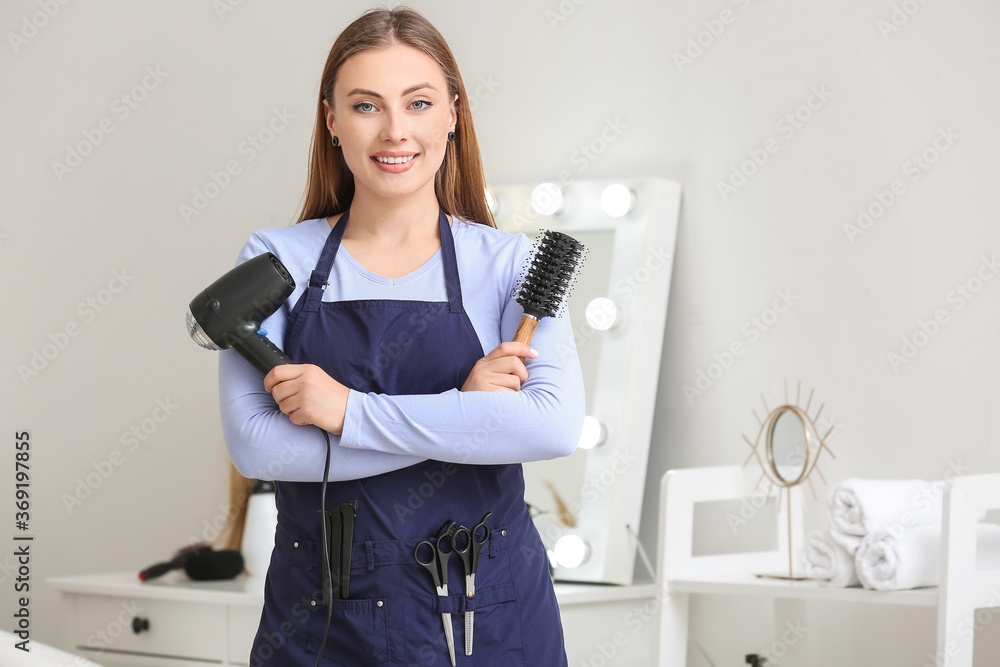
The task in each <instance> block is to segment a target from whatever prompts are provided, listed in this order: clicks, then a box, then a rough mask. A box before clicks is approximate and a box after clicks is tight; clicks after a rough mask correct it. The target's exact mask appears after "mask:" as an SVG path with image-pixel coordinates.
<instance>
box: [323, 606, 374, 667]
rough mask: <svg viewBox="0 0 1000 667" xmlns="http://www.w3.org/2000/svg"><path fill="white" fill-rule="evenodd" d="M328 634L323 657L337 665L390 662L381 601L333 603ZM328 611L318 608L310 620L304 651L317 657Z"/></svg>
mask: <svg viewBox="0 0 1000 667" xmlns="http://www.w3.org/2000/svg"><path fill="white" fill-rule="evenodd" d="M332 602H333V612H332V617H331V620H330V633H329V635H328V636H327V639H326V646H325V647H324V648H323V657H324V658H329V659H330V660H332V661H333V663H334V664H336V665H342V666H343V667H355V666H356V665H376V664H381V663H384V662H388V660H389V625H388V621H387V620H386V605H387V604H388V603H387V602H386V601H384V600H333V601H332ZM326 615H327V609H326V608H321V609H318V610H317V611H316V613H315V614H313V615H312V618H310V619H309V635H308V639H307V640H306V650H308V651H309V652H310V653H312V654H313V655H316V654H317V653H319V646H320V644H321V643H322V642H323V631H324V630H325V629H326Z"/></svg>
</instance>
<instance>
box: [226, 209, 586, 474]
mask: <svg viewBox="0 0 1000 667" xmlns="http://www.w3.org/2000/svg"><path fill="white" fill-rule="evenodd" d="M329 233H330V226H329V224H328V223H327V221H326V218H318V219H315V220H306V221H303V222H301V223H299V224H297V225H292V226H289V227H283V228H276V229H264V230H259V231H257V232H255V233H254V234H253V235H252V236H251V237H250V240H249V241H248V242H247V244H246V245H245V246H244V247H243V249H242V250H241V251H240V254H239V257H238V259H237V262H236V263H237V264H240V263H242V262H245V261H246V260H248V259H250V258H252V257H256V256H257V255H260V254H262V253H265V252H272V253H274V254H275V255H276V256H277V257H278V258H279V259H280V260H281V262H282V264H284V265H285V267H286V268H287V269H288V271H289V272H290V273H291V274H292V277H293V278H294V279H295V285H296V287H295V291H294V292H293V293H292V295H291V296H290V297H289V299H288V300H287V301H286V302H285V304H284V305H283V306H282V307H281V308H280V309H278V311H276V312H275V313H274V314H273V315H272V316H271V317H269V318H268V319H267V320H265V321H264V323H263V328H264V329H266V330H267V336H268V338H270V339H271V341H272V342H274V343H275V344H276V345H278V347H282V343H283V341H284V336H285V325H286V322H287V319H288V315H289V313H290V312H291V309H292V308H293V307H294V306H295V304H296V303H297V302H298V300H299V298H300V297H301V296H302V294H303V293H304V291H305V287H306V286H307V285H308V282H309V275H310V273H311V272H312V270H313V269H314V268H315V267H316V263H317V261H318V260H319V255H320V252H321V251H322V249H323V244H324V242H325V241H326V238H327V235H328V234H329ZM451 233H452V236H453V237H454V239H455V254H456V258H457V262H458V272H459V276H460V279H461V284H462V297H463V302H464V305H465V310H466V313H467V314H468V316H469V319H470V320H471V322H472V325H473V327H474V328H475V330H476V334H477V336H478V337H479V341H480V343H481V344H482V348H483V354H484V356H485V355H486V354H489V352H490V351H491V350H493V349H494V348H495V347H496V346H497V345H499V344H500V343H501V342H504V341H510V340H513V339H514V333H515V332H516V331H517V327H518V324H519V323H520V320H521V316H522V314H523V309H522V308H521V306H520V304H518V303H517V302H516V301H515V300H514V299H513V298H512V297H511V293H512V291H513V289H514V285H515V282H516V280H517V279H518V278H519V277H520V275H521V270H522V267H523V265H524V262H525V260H526V259H527V258H528V256H529V254H530V252H531V248H532V244H531V240H530V239H529V238H528V237H527V236H526V235H525V234H523V233H518V234H512V233H509V232H505V231H502V230H498V229H494V228H492V227H488V226H486V225H482V224H478V223H470V222H468V221H465V220H462V219H461V218H458V217H455V218H454V222H453V223H452V225H451ZM329 280H330V285H329V287H328V288H327V289H326V291H325V292H324V294H323V300H324V301H342V300H350V299H406V300H419V301H447V292H446V290H445V279H444V263H443V255H442V250H440V249H439V250H438V251H437V253H436V254H435V255H434V256H433V257H432V258H431V259H430V260H428V261H427V262H426V263H425V264H424V265H423V266H421V267H420V268H418V269H416V270H415V271H412V272H411V273H409V274H407V275H405V276H401V277H399V278H386V277H384V276H381V275H378V274H375V273H372V272H371V271H368V270H367V269H365V268H364V267H362V266H361V265H360V264H358V263H357V262H356V261H355V260H354V258H353V257H351V256H350V254H349V253H348V252H347V251H346V250H345V249H344V247H343V245H341V247H340V248H339V250H338V252H337V256H336V260H335V261H334V265H333V270H332V271H331V273H330V279H329ZM441 344H443V345H447V344H448V342H447V341H442V342H441ZM531 346H532V347H533V348H534V349H536V350H537V351H538V356H537V357H535V358H533V359H532V358H530V357H528V358H526V359H525V360H524V364H525V368H526V369H527V371H528V380H527V381H526V382H524V383H523V384H522V385H521V389H520V391H465V392H463V391H460V390H458V389H451V390H449V391H446V392H443V393H440V394H406V395H395V396H390V395H387V394H379V393H375V392H368V393H365V392H360V391H356V390H355V389H353V388H350V392H349V396H348V399H347V410H346V414H345V417H344V428H343V432H342V435H339V436H338V435H331V436H330V443H331V445H332V449H331V458H330V476H329V479H330V480H331V481H340V480H349V479H361V478H363V477H369V476H371V475H377V474H380V473H385V472H389V471H392V470H397V469H399V468H404V467H407V466H410V465H413V464H415V463H419V462H420V461H423V460H426V459H434V460H438V461H448V462H454V463H466V464H501V463H520V462H526V461H535V460H543V459H551V458H556V457H560V456H566V455H568V454H570V453H571V452H572V451H573V450H574V449H575V448H576V445H577V442H578V441H579V438H580V434H581V432H582V429H583V417H584V411H585V403H586V400H585V395H584V386H583V374H582V372H581V368H580V360H579V356H578V354H577V349H576V343H575V340H574V336H573V330H572V326H571V323H570V319H569V314H568V312H567V313H566V314H564V315H562V316H560V317H546V318H542V320H541V321H540V322H539V324H538V327H537V329H536V330H535V334H534V337H533V338H532V341H531ZM389 356H391V355H389ZM219 398H220V408H221V413H222V430H223V434H224V435H225V439H226V446H227V448H228V450H229V455H230V457H231V458H232V460H233V463H234V464H235V465H236V468H237V470H239V471H240V473H241V474H242V475H244V476H245V477H250V478H254V479H268V480H285V481H299V482H317V481H322V479H323V464H324V460H325V456H326V443H325V441H324V439H323V434H322V433H321V432H320V430H319V429H318V428H316V427H314V426H298V425H296V424H293V423H292V422H291V421H290V420H289V418H288V416H287V415H285V414H283V413H282V412H281V411H280V410H279V409H278V406H277V404H276V403H275V401H274V399H273V398H272V396H271V394H270V393H268V392H267V391H266V390H265V389H264V384H263V376H262V375H261V373H260V371H258V370H257V369H255V368H254V367H253V366H252V365H250V363H249V362H247V361H246V360H244V359H243V358H242V357H240V356H239V354H237V353H236V352H234V351H233V350H225V351H223V352H221V353H220V358H219Z"/></svg>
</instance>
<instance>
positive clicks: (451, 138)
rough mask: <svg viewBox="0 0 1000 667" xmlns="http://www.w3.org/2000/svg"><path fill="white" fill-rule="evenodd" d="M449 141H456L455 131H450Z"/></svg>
mask: <svg viewBox="0 0 1000 667" xmlns="http://www.w3.org/2000/svg"><path fill="white" fill-rule="evenodd" d="M448 141H455V133H454V132H449V133H448Z"/></svg>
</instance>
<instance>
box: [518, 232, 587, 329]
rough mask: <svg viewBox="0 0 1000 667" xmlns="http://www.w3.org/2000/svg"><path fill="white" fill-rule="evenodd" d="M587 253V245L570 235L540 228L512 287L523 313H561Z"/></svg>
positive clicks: (535, 315) (535, 316) (556, 314)
mask: <svg viewBox="0 0 1000 667" xmlns="http://www.w3.org/2000/svg"><path fill="white" fill-rule="evenodd" d="M586 254H587V248H586V247H585V246H584V245H583V244H582V243H580V242H579V241H577V240H576V239H574V238H573V237H572V236H567V235H566V234H563V233H562V232H554V231H551V230H548V229H546V230H543V231H542V234H541V236H540V237H539V239H538V242H537V243H536V244H535V249H534V252H533V255H532V256H531V257H530V258H529V260H528V262H526V264H525V268H524V269H523V270H522V272H521V277H520V278H519V279H518V281H517V284H516V285H515V287H514V294H513V296H514V299H515V301H517V302H518V303H519V304H521V307H522V308H524V312H525V314H526V315H531V316H532V317H534V318H536V319H541V318H543V317H557V316H558V315H561V314H562V313H563V312H564V310H565V306H566V300H567V299H568V298H569V294H570V292H571V291H572V289H573V286H574V285H575V283H576V276H575V274H576V271H577V269H578V268H579V266H580V265H581V264H582V263H583V259H584V257H585V256H586Z"/></svg>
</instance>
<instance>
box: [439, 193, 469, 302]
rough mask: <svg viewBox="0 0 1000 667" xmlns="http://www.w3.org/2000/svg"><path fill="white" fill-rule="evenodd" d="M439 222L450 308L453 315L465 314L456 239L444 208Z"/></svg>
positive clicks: (445, 282)
mask: <svg viewBox="0 0 1000 667" xmlns="http://www.w3.org/2000/svg"><path fill="white" fill-rule="evenodd" d="M438 221H439V223H440V227H441V254H442V256H443V258H444V284H445V288H446V289H447V290H448V308H449V310H450V311H451V312H453V313H464V312H465V307H464V306H463V305H462V281H461V279H460V278H459V277H458V259H456V257H455V238H454V237H453V236H452V235H451V227H449V226H448V216H446V215H445V214H444V209H443V208H442V209H441V213H440V215H439V219H438ZM455 224H458V223H455Z"/></svg>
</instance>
